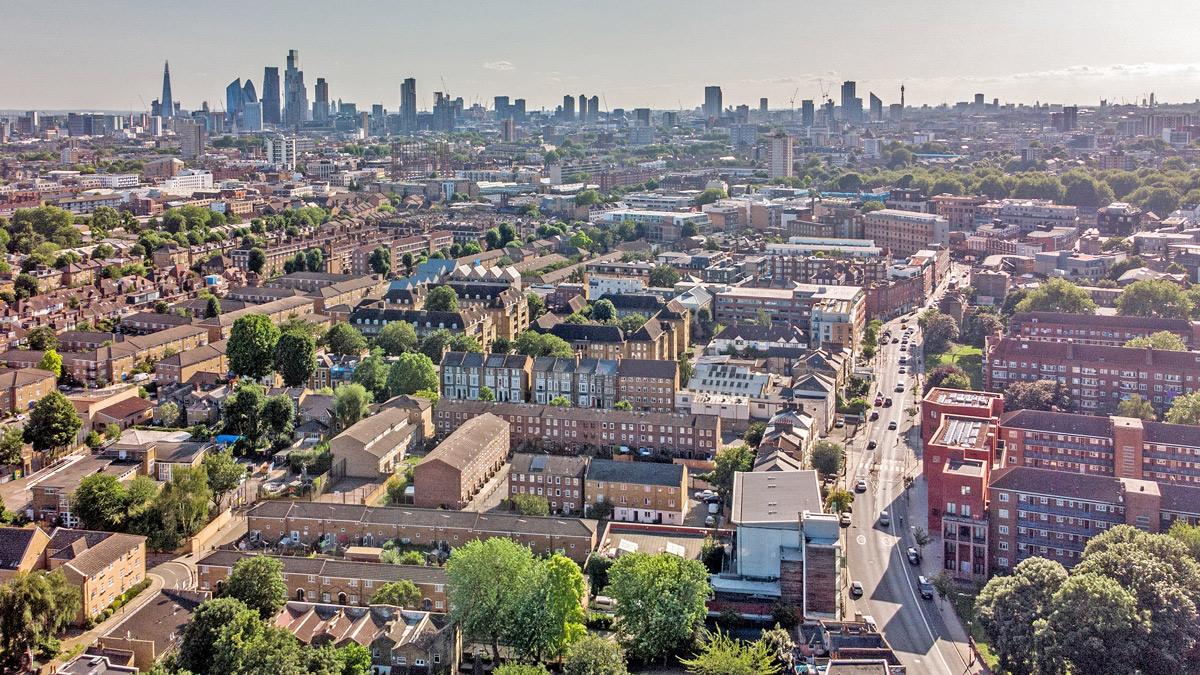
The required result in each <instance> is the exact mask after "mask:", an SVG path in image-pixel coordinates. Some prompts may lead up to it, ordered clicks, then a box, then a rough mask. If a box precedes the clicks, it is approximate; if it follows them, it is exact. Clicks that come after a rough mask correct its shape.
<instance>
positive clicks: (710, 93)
mask: <svg viewBox="0 0 1200 675" xmlns="http://www.w3.org/2000/svg"><path fill="white" fill-rule="evenodd" d="M724 109H725V107H724V105H722V103H721V88H720V87H718V86H716V85H710V86H707V87H705V88H704V116H705V117H707V118H709V119H713V118H716V117H720V116H721V111H722V110H724Z"/></svg>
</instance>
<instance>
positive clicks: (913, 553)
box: [904, 546, 921, 565]
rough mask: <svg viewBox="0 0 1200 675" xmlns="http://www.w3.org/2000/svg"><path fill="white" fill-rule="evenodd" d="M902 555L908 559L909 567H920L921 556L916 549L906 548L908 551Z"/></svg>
mask: <svg viewBox="0 0 1200 675" xmlns="http://www.w3.org/2000/svg"><path fill="white" fill-rule="evenodd" d="M904 555H905V557H906V558H908V564H910V565H920V564H921V554H920V553H917V549H915V548H913V547H912V546H909V547H908V550H907V551H905V552H904Z"/></svg>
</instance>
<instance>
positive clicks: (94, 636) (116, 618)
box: [42, 570, 172, 673]
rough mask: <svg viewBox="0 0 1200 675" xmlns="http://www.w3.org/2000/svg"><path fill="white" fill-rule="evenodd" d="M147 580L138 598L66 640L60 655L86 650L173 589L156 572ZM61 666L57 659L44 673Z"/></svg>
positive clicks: (152, 572)
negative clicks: (161, 592) (78, 649)
mask: <svg viewBox="0 0 1200 675" xmlns="http://www.w3.org/2000/svg"><path fill="white" fill-rule="evenodd" d="M146 578H147V579H149V580H150V585H149V586H147V587H146V588H145V589H144V590H143V591H142V592H141V593H138V595H137V597H136V598H133V599H132V600H130V601H129V602H128V603H127V604H125V605H124V606H122V607H121V608H120V609H118V610H117V611H115V612H113V615H112V616H110V617H108V619H106V620H105V621H102V622H100V623H98V624H96V626H95V627H93V628H90V629H88V630H85V631H83V632H82V633H80V634H79V635H76V636H74V637H68V638H64V639H63V640H62V645H61V647H60V648H59V654H70V653H71V652H72V651H73V650H75V649H76V648H77V647H79V646H80V645H83V646H84V647H85V648H86V647H87V646H89V645H91V644H92V643H94V642H96V641H97V640H99V639H100V638H101V637H103V636H104V635H106V634H107V633H108V632H109V631H111V630H112V629H113V628H115V627H117V625H119V624H120V623H121V622H122V621H124V620H125V618H126V617H128V616H129V615H130V614H133V613H134V612H136V611H138V610H139V609H141V608H142V606H143V605H145V604H146V603H147V602H150V601H151V600H152V599H154V597H155V596H156V595H158V592H159V591H161V590H162V589H163V588H164V587H165V588H172V587H171V586H164V579H163V577H162V576H160V575H158V574H157V573H156V571H155V570H150V571H147V572H146ZM59 665H61V661H59V659H57V658H56V659H54V660H53V661H51V662H50V663H49V664H47V665H46V666H43V667H42V672H45V673H52V672H54V669H55V668H57V667H58V666H59Z"/></svg>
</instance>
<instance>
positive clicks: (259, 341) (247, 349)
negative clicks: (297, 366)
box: [225, 314, 279, 379]
mask: <svg viewBox="0 0 1200 675" xmlns="http://www.w3.org/2000/svg"><path fill="white" fill-rule="evenodd" d="M277 342H279V328H278V327H276V326H275V324H273V323H271V320H270V319H269V318H267V315H265V314H247V315H246V316H243V317H239V318H238V319H237V320H236V321H234V322H233V329H232V331H231V332H230V334H229V343H228V344H227V345H226V348H225V349H226V355H227V356H228V357H229V369H230V370H232V371H233V372H235V373H237V374H238V375H241V376H243V377H248V378H252V379H259V378H263V377H266V376H267V375H270V374H271V372H272V371H273V369H274V366H275V344H276V343H277Z"/></svg>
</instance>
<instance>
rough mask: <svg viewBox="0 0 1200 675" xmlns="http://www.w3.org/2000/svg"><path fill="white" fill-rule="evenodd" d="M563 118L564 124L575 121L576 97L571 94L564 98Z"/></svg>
mask: <svg viewBox="0 0 1200 675" xmlns="http://www.w3.org/2000/svg"><path fill="white" fill-rule="evenodd" d="M562 118H563V121H564V122H571V121H573V120H574V119H575V97H574V96H571V95H570V94H567V95H566V96H563V105H562Z"/></svg>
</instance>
